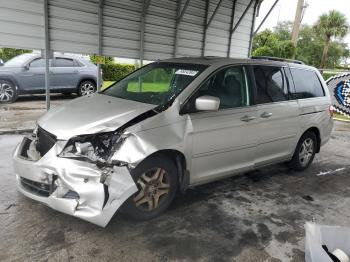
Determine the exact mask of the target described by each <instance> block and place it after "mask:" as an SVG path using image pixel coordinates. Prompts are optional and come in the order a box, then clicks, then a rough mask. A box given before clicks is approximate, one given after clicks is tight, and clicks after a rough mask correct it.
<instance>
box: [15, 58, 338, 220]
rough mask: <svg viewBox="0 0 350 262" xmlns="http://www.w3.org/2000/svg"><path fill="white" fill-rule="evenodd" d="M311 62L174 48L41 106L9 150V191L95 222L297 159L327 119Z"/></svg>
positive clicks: (141, 212)
mask: <svg viewBox="0 0 350 262" xmlns="http://www.w3.org/2000/svg"><path fill="white" fill-rule="evenodd" d="M331 109H332V108H331V99H330V95H329V93H328V89H327V88H326V85H325V83H324V81H323V79H322V76H321V75H320V74H319V72H318V71H317V70H316V69H315V68H312V67H309V66H306V65H303V64H300V63H297V62H291V61H289V62H286V61H273V60H271V59H270V58H261V59H246V60H239V59H226V58H214V57H204V58H203V57H202V58H178V59H171V60H165V61H160V62H155V63H152V64H149V65H147V66H144V67H142V68H141V69H139V70H137V71H135V72H134V73H132V74H130V75H129V76H127V77H126V78H124V79H123V80H121V81H120V82H118V83H116V84H114V85H112V86H110V87H109V88H108V89H106V90H104V91H102V92H99V93H96V94H93V95H88V96H84V97H81V98H77V99H75V100H73V101H71V102H68V103H66V104H64V105H63V106H61V107H56V108H53V109H51V110H50V111H49V112H48V113H46V114H45V115H44V116H43V117H41V118H40V119H39V121H38V128H37V129H36V130H35V132H34V134H33V135H32V136H30V137H25V138H24V140H23V141H22V143H21V144H20V145H19V146H18V147H17V149H16V151H15V154H14V166H15V172H16V176H17V181H18V188H19V190H20V191H21V192H22V193H23V194H24V195H26V196H28V197H30V198H33V199H35V200H38V201H40V202H42V203H45V204H47V205H49V206H50V207H52V208H54V209H56V210H59V211H62V212H64V213H67V214H69V215H73V216H76V217H80V218H82V219H85V220H87V221H90V222H92V223H95V224H98V225H100V226H106V225H107V223H108V222H109V220H110V219H111V217H112V216H113V214H114V213H115V212H116V211H117V210H118V209H120V210H121V211H122V213H126V214H127V215H128V216H129V217H132V218H134V219H142V220H143V219H150V218H153V217H155V216H157V215H159V214H160V213H161V212H162V211H164V210H165V209H166V208H167V207H168V206H169V205H170V203H171V201H172V200H173V199H174V196H175V193H176V191H177V190H182V191H184V190H185V189H186V188H188V187H193V186H196V185H199V184H203V183H208V182H211V181H214V180H217V179H221V178H224V177H228V176H232V175H234V174H237V173H242V172H246V171H249V170H252V169H256V168H259V167H262V166H266V165H271V164H275V163H279V162H289V164H290V166H291V167H292V168H293V169H295V170H298V171H300V170H303V169H305V168H307V167H308V166H309V165H310V164H311V162H312V160H313V158H314V156H315V153H317V152H319V151H320V147H321V146H322V145H323V144H325V143H326V142H327V141H328V140H329V138H330V134H331V130H332V127H333V121H332V110H331Z"/></svg>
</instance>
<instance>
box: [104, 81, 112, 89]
mask: <svg viewBox="0 0 350 262" xmlns="http://www.w3.org/2000/svg"><path fill="white" fill-rule="evenodd" d="M113 83H115V81H103V85H102V87H101V90H105V89H106V88H107V87H109V86H110V85H111V84H113Z"/></svg>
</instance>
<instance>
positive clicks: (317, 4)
mask: <svg viewBox="0 0 350 262" xmlns="http://www.w3.org/2000/svg"><path fill="white" fill-rule="evenodd" d="M274 2H275V0H264V2H263V3H262V4H261V7H260V14H259V17H257V19H256V23H255V27H258V25H259V24H260V22H261V20H262V19H263V18H264V17H265V14H266V13H267V12H268V11H269V9H270V8H271V6H272V5H273V3H274ZM297 2H298V1H297V0H279V2H278V4H277V5H276V6H275V8H274V10H273V11H272V13H271V14H270V16H269V17H268V18H267V20H266V21H265V23H264V24H263V26H262V27H261V29H260V31H261V30H264V29H266V28H273V27H274V26H276V24H277V23H278V22H282V21H287V20H289V21H294V16H295V10H296V6H297ZM305 2H306V3H307V5H308V7H307V8H306V10H305V13H304V17H303V21H302V23H305V24H309V25H313V24H314V23H315V22H316V21H317V19H318V17H319V16H320V15H321V14H323V13H327V12H328V11H330V10H332V9H335V10H338V11H340V12H341V13H343V14H344V15H345V16H346V17H347V20H348V23H349V24H350V0H331V1H329V0H305ZM345 42H347V43H348V44H349V46H350V34H348V35H347V36H346V37H345Z"/></svg>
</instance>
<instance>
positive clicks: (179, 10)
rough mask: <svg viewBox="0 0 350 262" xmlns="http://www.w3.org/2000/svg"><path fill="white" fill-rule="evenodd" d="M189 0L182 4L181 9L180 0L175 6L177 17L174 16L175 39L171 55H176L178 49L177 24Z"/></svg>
mask: <svg viewBox="0 0 350 262" xmlns="http://www.w3.org/2000/svg"><path fill="white" fill-rule="evenodd" d="M190 1H191V0H187V1H186V2H185V4H184V7H183V8H182V10H181V2H182V1H181V0H179V1H178V6H177V18H176V29H175V41H174V53H173V56H174V57H176V55H177V49H178V45H179V39H178V38H179V37H178V36H179V25H180V23H181V21H182V18H183V16H184V14H185V12H186V9H187V7H188V5H189V3H190Z"/></svg>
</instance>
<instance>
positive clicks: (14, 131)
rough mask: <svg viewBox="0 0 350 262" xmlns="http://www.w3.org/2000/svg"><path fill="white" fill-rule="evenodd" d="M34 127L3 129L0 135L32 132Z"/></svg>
mask: <svg viewBox="0 0 350 262" xmlns="http://www.w3.org/2000/svg"><path fill="white" fill-rule="evenodd" d="M33 130H34V129H32V128H31V129H19V130H4V131H0V135H21V134H28V133H32V132H33Z"/></svg>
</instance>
